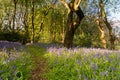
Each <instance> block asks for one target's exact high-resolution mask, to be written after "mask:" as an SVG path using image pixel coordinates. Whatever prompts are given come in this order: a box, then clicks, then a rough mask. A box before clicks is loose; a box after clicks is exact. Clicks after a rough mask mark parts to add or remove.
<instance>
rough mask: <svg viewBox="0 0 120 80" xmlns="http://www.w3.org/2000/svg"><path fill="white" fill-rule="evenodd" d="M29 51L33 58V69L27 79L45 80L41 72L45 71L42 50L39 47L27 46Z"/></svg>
mask: <svg viewBox="0 0 120 80" xmlns="http://www.w3.org/2000/svg"><path fill="white" fill-rule="evenodd" d="M29 51H30V53H31V55H32V58H33V66H34V67H33V70H32V71H31V77H30V79H29V80H47V79H46V78H45V77H44V76H43V74H44V73H45V72H46V59H45V58H44V57H43V55H44V51H43V50H41V49H39V47H37V48H34V47H29Z"/></svg>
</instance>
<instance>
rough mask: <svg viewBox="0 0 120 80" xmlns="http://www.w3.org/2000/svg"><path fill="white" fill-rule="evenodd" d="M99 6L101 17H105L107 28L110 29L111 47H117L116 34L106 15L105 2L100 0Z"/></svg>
mask: <svg viewBox="0 0 120 80" xmlns="http://www.w3.org/2000/svg"><path fill="white" fill-rule="evenodd" d="M99 6H100V13H101V17H103V21H104V23H105V24H106V26H107V28H108V30H109V37H110V39H109V41H110V49H115V44H114V42H115V35H114V33H113V31H112V27H111V25H110V23H109V22H108V20H107V16H106V13H105V9H104V3H103V1H102V0H100V2H99Z"/></svg>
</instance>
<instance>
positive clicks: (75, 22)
mask: <svg viewBox="0 0 120 80" xmlns="http://www.w3.org/2000/svg"><path fill="white" fill-rule="evenodd" d="M61 2H62V4H63V5H64V6H65V7H66V8H67V9H68V19H67V29H66V34H65V39H64V46H65V47H67V48H70V47H72V44H73V38H74V33H75V31H76V29H77V28H78V26H79V25H80V23H81V20H82V19H83V18H84V14H83V12H82V10H81V8H80V6H79V5H80V2H81V0H71V2H69V3H67V2H66V1H65V0H61ZM74 13H75V14H76V19H74V18H73V15H74Z"/></svg>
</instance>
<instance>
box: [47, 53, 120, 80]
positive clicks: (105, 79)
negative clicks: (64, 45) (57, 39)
mask: <svg viewBox="0 0 120 80" xmlns="http://www.w3.org/2000/svg"><path fill="white" fill-rule="evenodd" d="M70 55H71V53H67V52H65V53H63V54H62V55H56V54H54V53H48V54H46V55H45V57H46V58H47V61H48V68H49V72H48V73H47V74H46V76H47V78H48V80H120V55H119V54H118V53H114V52H113V53H109V54H101V53H99V54H96V53H93V52H89V53H88V54H85V55H84V54H83V53H81V52H78V53H76V54H74V55H72V56H70Z"/></svg>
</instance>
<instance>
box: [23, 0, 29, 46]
mask: <svg viewBox="0 0 120 80" xmlns="http://www.w3.org/2000/svg"><path fill="white" fill-rule="evenodd" d="M28 27H29V26H28V0H25V14H24V28H25V38H24V40H23V44H25V43H26V42H28V36H29V31H28Z"/></svg>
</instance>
